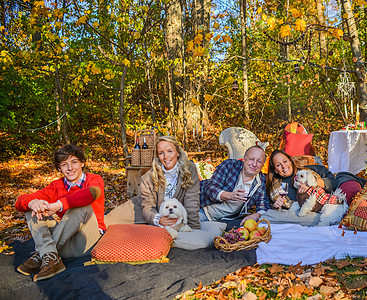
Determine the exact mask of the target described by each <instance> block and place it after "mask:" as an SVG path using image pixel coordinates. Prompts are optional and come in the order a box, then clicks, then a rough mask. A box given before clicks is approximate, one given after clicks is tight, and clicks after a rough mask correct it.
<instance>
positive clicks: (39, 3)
mask: <svg viewBox="0 0 367 300" xmlns="http://www.w3.org/2000/svg"><path fill="white" fill-rule="evenodd" d="M34 6H35V7H40V6H45V2H44V1H34Z"/></svg>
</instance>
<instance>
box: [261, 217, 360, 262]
mask: <svg viewBox="0 0 367 300" xmlns="http://www.w3.org/2000/svg"><path fill="white" fill-rule="evenodd" d="M342 233H343V230H342V229H340V228H338V225H334V226H322V227H307V226H301V225H298V224H271V235H272V239H271V240H270V241H269V242H268V243H260V244H259V247H258V248H257V249H256V255H257V262H258V263H259V264H265V263H279V264H285V265H296V264H298V263H301V264H302V265H312V264H316V263H319V262H322V261H325V260H328V259H330V258H333V257H335V258H336V259H342V258H345V257H347V256H349V257H359V256H364V257H367V232H361V231H358V232H357V234H354V231H350V230H345V234H344V236H342Z"/></svg>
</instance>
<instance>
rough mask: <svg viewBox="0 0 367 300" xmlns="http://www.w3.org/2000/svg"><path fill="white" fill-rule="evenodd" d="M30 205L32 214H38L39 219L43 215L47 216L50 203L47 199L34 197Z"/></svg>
mask: <svg viewBox="0 0 367 300" xmlns="http://www.w3.org/2000/svg"><path fill="white" fill-rule="evenodd" d="M28 207H29V209H30V210H31V211H32V214H31V216H32V217H33V216H36V217H37V219H38V220H41V219H42V218H43V216H47V210H49V209H50V203H48V202H47V201H45V200H39V199H34V200H32V201H30V202H29V203H28Z"/></svg>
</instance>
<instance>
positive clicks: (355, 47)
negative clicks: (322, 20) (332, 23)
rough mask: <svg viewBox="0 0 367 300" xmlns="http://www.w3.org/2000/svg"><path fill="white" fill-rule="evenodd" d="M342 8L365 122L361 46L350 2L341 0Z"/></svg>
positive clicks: (366, 100) (366, 96)
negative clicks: (345, 17) (354, 61)
mask: <svg viewBox="0 0 367 300" xmlns="http://www.w3.org/2000/svg"><path fill="white" fill-rule="evenodd" d="M341 3H342V7H343V9H344V11H345V13H346V14H347V20H346V22H347V23H346V25H347V29H348V34H349V36H350V46H351V49H352V54H353V57H355V59H357V61H356V63H355V66H356V67H355V75H356V78H357V80H356V85H357V91H358V102H359V103H360V108H361V120H363V121H366V120H367V87H366V81H365V76H364V59H363V56H362V51H361V44H360V42H359V38H358V31H357V26H356V23H355V18H354V13H353V10H352V5H351V2H350V0H342V1H341Z"/></svg>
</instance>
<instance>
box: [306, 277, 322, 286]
mask: <svg viewBox="0 0 367 300" xmlns="http://www.w3.org/2000/svg"><path fill="white" fill-rule="evenodd" d="M322 282H323V280H322V279H321V278H320V277H311V278H310V281H309V283H308V284H309V285H310V286H313V287H318V286H320V285H321V284H322Z"/></svg>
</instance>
